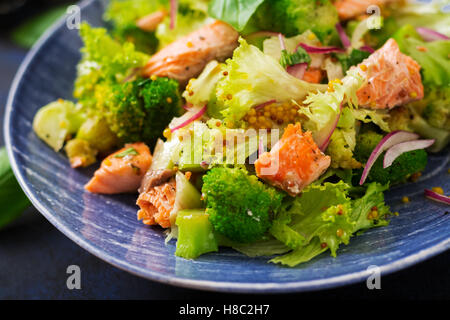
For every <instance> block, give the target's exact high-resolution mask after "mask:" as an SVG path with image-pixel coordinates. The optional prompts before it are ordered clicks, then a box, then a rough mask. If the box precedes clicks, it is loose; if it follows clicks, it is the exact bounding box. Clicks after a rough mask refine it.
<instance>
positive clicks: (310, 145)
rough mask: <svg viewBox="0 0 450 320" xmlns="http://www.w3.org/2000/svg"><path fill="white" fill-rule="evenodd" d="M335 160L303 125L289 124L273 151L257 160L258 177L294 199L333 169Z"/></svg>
mask: <svg viewBox="0 0 450 320" xmlns="http://www.w3.org/2000/svg"><path fill="white" fill-rule="evenodd" d="M330 163H331V158H330V157H329V156H326V155H325V154H323V153H322V151H320V149H319V147H318V146H317V144H316V143H315V142H314V140H313V138H312V134H311V132H309V131H307V132H302V128H301V125H300V124H299V123H297V124H295V125H293V124H289V125H288V126H287V128H286V130H285V131H284V133H283V136H282V137H281V139H280V140H279V141H278V142H277V143H276V144H275V145H274V146H273V148H272V150H270V152H265V153H263V154H262V155H260V156H259V158H258V160H256V161H255V169H256V175H257V176H258V177H259V178H261V179H263V180H265V181H266V182H268V183H270V184H272V185H273V186H276V187H278V188H281V189H283V190H285V191H286V192H287V193H289V194H290V195H292V196H296V195H298V194H299V193H300V192H301V191H302V190H303V188H305V187H306V186H307V185H309V184H310V183H311V182H313V181H315V180H317V178H318V177H319V176H320V175H322V174H323V173H324V172H325V170H327V168H328V167H329V166H330Z"/></svg>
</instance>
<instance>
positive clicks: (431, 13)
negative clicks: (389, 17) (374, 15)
mask: <svg viewBox="0 0 450 320" xmlns="http://www.w3.org/2000/svg"><path fill="white" fill-rule="evenodd" d="M427 2H428V3H424V2H423V1H421V2H418V1H415V2H409V3H408V5H406V6H403V7H401V8H399V9H397V10H396V11H394V12H393V17H394V18H395V20H396V22H397V23H398V24H399V25H400V26H403V25H406V24H410V25H413V26H414V27H426V28H430V29H433V30H436V31H438V32H440V33H442V34H445V35H446V36H450V14H449V12H448V4H449V2H448V0H434V1H427ZM445 5H447V11H445V9H444V6H445Z"/></svg>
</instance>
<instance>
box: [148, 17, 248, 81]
mask: <svg viewBox="0 0 450 320" xmlns="http://www.w3.org/2000/svg"><path fill="white" fill-rule="evenodd" d="M238 38H239V34H238V32H237V31H236V30H234V29H233V28H232V27H231V26H230V25H228V24H226V23H224V22H221V21H215V22H213V23H211V24H207V25H205V26H203V27H202V28H200V29H198V30H196V31H194V32H192V33H190V34H189V35H187V36H185V37H183V38H180V39H178V40H176V41H175V42H173V43H171V44H169V45H168V46H166V47H164V48H163V49H161V50H160V51H159V52H157V53H156V54H155V55H154V56H152V57H151V58H150V60H149V61H148V63H147V65H146V66H145V67H144V70H143V74H144V76H151V75H156V76H160V77H168V78H172V79H175V80H178V81H179V82H180V83H183V84H185V83H187V81H188V80H189V79H191V78H193V77H196V76H198V75H199V74H200V72H201V71H202V70H203V68H204V67H205V66H206V64H207V63H208V62H210V61H211V60H219V61H223V60H225V59H226V58H228V57H230V56H231V55H232V53H233V50H234V49H236V47H237V46H238Z"/></svg>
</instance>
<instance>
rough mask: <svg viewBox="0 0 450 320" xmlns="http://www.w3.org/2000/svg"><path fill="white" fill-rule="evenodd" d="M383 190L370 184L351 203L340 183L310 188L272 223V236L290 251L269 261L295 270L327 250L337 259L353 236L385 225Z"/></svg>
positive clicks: (345, 187)
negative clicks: (337, 255) (361, 194)
mask: <svg viewBox="0 0 450 320" xmlns="http://www.w3.org/2000/svg"><path fill="white" fill-rule="evenodd" d="M384 190H386V187H385V186H382V185H380V184H377V183H372V184H370V185H369V186H368V188H367V190H366V192H365V194H364V195H363V196H362V197H361V198H359V199H356V200H352V199H351V198H350V197H349V196H348V191H349V186H348V185H347V184H345V183H344V182H342V181H340V182H338V183H336V184H332V183H325V184H324V185H310V186H309V187H307V188H306V189H305V190H304V192H303V194H302V196H301V197H299V198H294V199H293V200H292V202H291V203H287V204H285V205H284V208H283V209H282V210H281V211H280V212H279V213H278V215H277V216H276V218H275V220H274V221H273V225H272V228H271V230H270V231H271V234H272V235H273V236H274V237H275V238H277V239H278V240H279V241H280V242H282V243H284V244H285V245H286V246H288V247H289V248H291V249H292V251H291V252H289V253H287V254H285V255H281V256H277V257H275V258H273V259H272V260H270V261H271V262H273V263H281V264H283V265H287V266H290V267H294V266H296V265H298V264H300V263H303V262H307V261H309V260H311V259H312V258H314V257H316V256H318V255H319V254H321V253H322V252H324V251H327V250H330V251H331V255H332V256H333V257H336V254H337V250H338V248H339V246H340V245H341V244H348V243H349V241H350V237H351V236H352V235H354V234H355V233H357V232H362V231H365V230H367V229H370V228H374V227H378V226H384V225H387V224H388V221H387V220H386V218H387V216H388V215H389V214H390V210H389V207H388V206H386V204H385V202H384V195H383V191H384Z"/></svg>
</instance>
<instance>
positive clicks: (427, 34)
mask: <svg viewBox="0 0 450 320" xmlns="http://www.w3.org/2000/svg"><path fill="white" fill-rule="evenodd" d="M416 31H417V33H418V34H420V36H421V37H422V38H423V39H424V40H425V41H436V40H450V38H449V37H447V36H446V35H445V34H442V33H439V32H437V31H435V30H433V29H429V28H424V27H417V28H416Z"/></svg>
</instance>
